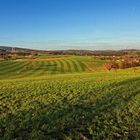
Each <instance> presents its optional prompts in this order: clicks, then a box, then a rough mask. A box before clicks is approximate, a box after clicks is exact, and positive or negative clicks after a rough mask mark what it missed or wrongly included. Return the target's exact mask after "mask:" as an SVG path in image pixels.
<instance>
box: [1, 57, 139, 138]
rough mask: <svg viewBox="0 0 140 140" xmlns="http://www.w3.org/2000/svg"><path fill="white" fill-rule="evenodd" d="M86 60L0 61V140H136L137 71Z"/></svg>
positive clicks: (74, 58)
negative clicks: (105, 66) (108, 66)
mask: <svg viewBox="0 0 140 140" xmlns="http://www.w3.org/2000/svg"><path fill="white" fill-rule="evenodd" d="M103 63H105V61H101V60H94V59H93V58H92V57H88V56H67V57H64V56H60V57H59V58H55V57H54V58H52V57H50V58H49V59H46V58H45V59H38V60H24V61H22V60H21V61H1V62H0V139H2V140H63V139H64V140H65V139H66V140H75V139H77V140H88V139H89V140H92V139H93V140H94V139H95V140H96V139H97V140H98V139H99V140H102V139H107V140H108V139H132V140H134V139H137V140H139V139H140V68H139V67H138V68H137V70H136V72H133V71H132V69H126V70H118V71H117V72H115V71H114V70H112V71H110V72H106V71H104V70H103V68H102V64H103Z"/></svg>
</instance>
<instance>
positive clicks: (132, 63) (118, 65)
mask: <svg viewBox="0 0 140 140" xmlns="http://www.w3.org/2000/svg"><path fill="white" fill-rule="evenodd" d="M137 66H140V60H118V61H112V62H108V63H105V64H104V65H103V67H104V69H106V70H108V71H110V70H111V69H126V68H135V67H137Z"/></svg>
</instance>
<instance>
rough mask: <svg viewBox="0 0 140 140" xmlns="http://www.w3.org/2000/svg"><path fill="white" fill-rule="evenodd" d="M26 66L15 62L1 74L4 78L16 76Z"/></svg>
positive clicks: (25, 63) (26, 63) (24, 63)
mask: <svg viewBox="0 0 140 140" xmlns="http://www.w3.org/2000/svg"><path fill="white" fill-rule="evenodd" d="M26 65H28V62H16V63H15V64H14V65H12V67H9V68H7V69H5V70H4V71H3V72H4V73H3V74H4V75H5V76H10V75H11V76H13V75H17V74H18V73H19V72H20V70H21V68H22V67H24V66H26Z"/></svg>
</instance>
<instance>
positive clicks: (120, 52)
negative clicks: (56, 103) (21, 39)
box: [0, 46, 140, 56]
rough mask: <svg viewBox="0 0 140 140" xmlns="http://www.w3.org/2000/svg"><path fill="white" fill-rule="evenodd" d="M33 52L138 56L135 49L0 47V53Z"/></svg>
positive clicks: (137, 51) (139, 52) (138, 51)
mask: <svg viewBox="0 0 140 140" xmlns="http://www.w3.org/2000/svg"><path fill="white" fill-rule="evenodd" d="M3 51H4V52H11V51H17V52H27V53H31V52H35V53H46V54H54V55H62V54H69V55H71V54H72V55H106V56H108V55H124V54H130V53H137V54H140V50H136V49H126V50H49V51H48V50H34V49H27V48H20V47H10V46H0V52H3Z"/></svg>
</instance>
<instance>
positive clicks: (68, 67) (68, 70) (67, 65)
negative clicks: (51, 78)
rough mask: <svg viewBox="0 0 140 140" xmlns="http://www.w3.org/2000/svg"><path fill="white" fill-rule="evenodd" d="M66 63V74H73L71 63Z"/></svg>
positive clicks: (66, 61)
mask: <svg viewBox="0 0 140 140" xmlns="http://www.w3.org/2000/svg"><path fill="white" fill-rule="evenodd" d="M64 62H65V63H66V67H65V71H66V72H72V70H71V65H70V61H68V60H66V59H64Z"/></svg>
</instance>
